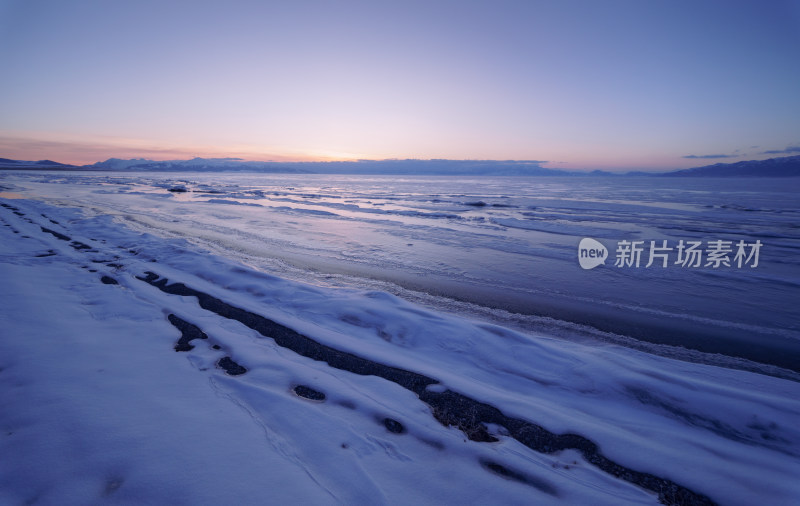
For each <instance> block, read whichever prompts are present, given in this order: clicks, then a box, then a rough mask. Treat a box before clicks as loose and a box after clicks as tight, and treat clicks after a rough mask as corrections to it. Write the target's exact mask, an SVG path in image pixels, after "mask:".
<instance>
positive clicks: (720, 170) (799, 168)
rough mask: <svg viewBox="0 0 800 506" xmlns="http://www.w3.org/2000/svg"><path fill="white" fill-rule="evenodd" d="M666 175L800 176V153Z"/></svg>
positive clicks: (718, 164)
mask: <svg viewBox="0 0 800 506" xmlns="http://www.w3.org/2000/svg"><path fill="white" fill-rule="evenodd" d="M662 175H664V176H692V177H797V176H800V155H796V156H784V157H780V158H769V159H767V160H747V161H743V162H735V163H715V164H714V165H705V166H703V167H695V168H693V169H684V170H676V171H674V172H667V173H666V174H662Z"/></svg>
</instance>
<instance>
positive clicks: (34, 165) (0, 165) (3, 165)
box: [0, 158, 79, 170]
mask: <svg viewBox="0 0 800 506" xmlns="http://www.w3.org/2000/svg"><path fill="white" fill-rule="evenodd" d="M77 168H79V167H77V166H75V165H67V164H65V163H58V162H54V161H53V160H39V161H37V162H29V161H25V160H11V159H9V158H0V169H22V170H25V169H77Z"/></svg>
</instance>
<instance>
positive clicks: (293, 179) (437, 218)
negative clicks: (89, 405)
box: [0, 172, 800, 371]
mask: <svg viewBox="0 0 800 506" xmlns="http://www.w3.org/2000/svg"><path fill="white" fill-rule="evenodd" d="M0 177H2V179H0V183H2V184H4V185H5V186H7V187H8V188H9V191H15V192H23V193H26V194H32V195H35V196H37V197H40V198H44V199H46V200H50V201H60V202H61V203H63V204H68V205H70V206H78V207H81V208H83V209H84V210H85V211H87V212H89V213H96V214H109V215H113V216H114V217H115V219H116V220H118V221H119V222H121V223H124V224H126V225H128V226H132V227H134V228H136V229H139V230H142V231H147V232H149V233H152V234H155V235H159V236H167V237H183V238H185V239H187V240H189V241H190V242H193V243H195V244H197V245H200V246H202V247H204V248H207V249H209V250H211V251H213V252H215V253H217V254H220V255H222V256H225V257H229V258H233V259H236V260H238V261H242V262H245V263H247V264H248V265H250V266H252V267H255V268H257V269H259V270H263V271H265V272H270V273H273V274H277V275H279V276H281V277H285V278H290V279H295V280H302V281H307V282H311V283H315V284H322V285H327V286H347V287H360V288H375V289H380V290H384V291H388V292H391V293H394V294H397V295H399V296H401V297H404V298H407V299H410V300H413V301H415V302H421V303H423V304H427V305H429V306H433V307H436V308H437V309H445V310H448V311H455V312H458V313H467V314H470V315H473V316H480V317H482V318H488V319H490V320H492V321H495V322H498V323H501V324H503V325H506V326H512V327H515V328H524V329H527V330H535V331H539V332H546V333H549V334H551V335H558V336H562V337H567V338H570V339H578V338H597V339H604V340H611V341H614V342H622V343H628V344H631V345H633V346H637V347H640V348H641V347H644V348H648V347H649V349H651V350H652V351H656V352H658V353H662V354H687V353H688V354H689V355H691V353H690V352H685V351H684V350H683V349H682V348H688V349H691V350H699V351H703V352H710V353H719V354H724V355H729V356H735V357H742V358H746V359H749V360H752V361H755V362H761V363H766V364H773V365H779V366H781V367H785V368H790V369H794V370H795V371H797V370H800V329H799V328H798V321H800V319H798V315H799V314H800V312H799V311H798V309H797V300H798V294H799V293H800V264H799V263H798V262H797V255H798V253H800V205H799V204H798V199H797V194H798V191H800V181H798V180H796V179H693V178H646V177H613V178H611V177H575V178H521V177H506V178H490V177H477V178H454V177H421V176H413V177H405V176H347V175H310V174H309V175H284V174H239V173H112V172H109V173H93V172H92V173H87V172H75V173H15V174H10V173H7V174H3V175H2V176H0ZM170 189H172V190H176V189H177V190H186V191H185V192H182V191H181V192H178V191H169V190H170ZM584 237H591V238H595V239H597V240H599V241H600V242H601V243H603V244H604V245H605V246H606V247H607V248H608V255H609V259H608V261H607V262H606V263H605V265H603V266H600V267H598V268H596V269H593V270H583V269H581V268H580V266H579V265H578V251H577V247H578V243H579V242H580V240H581V238H584ZM665 240H666V241H667V246H668V247H671V248H673V249H672V251H670V253H669V254H670V258H669V262H668V264H667V266H666V267H663V264H662V263H661V261H660V260H659V259H656V260H657V261H656V262H654V263H653V265H651V266H650V267H645V265H646V264H647V260H648V257H647V254H648V250H649V247H650V241H655V243H656V244H657V245H659V246H661V245H662V241H665ZM717 240H722V241H730V242H731V247H732V249H733V251H732V252H731V254H730V260H731V261H733V260H734V253H735V252H736V244H737V243H738V242H739V241H744V242H745V243H746V244H748V245H749V244H752V243H755V242H756V241H760V242H761V243H762V246H761V249H760V250H759V258H758V265H757V266H756V267H751V265H747V264H745V265H743V266H741V267H738V266H737V265H736V262H732V264H731V266H730V267H728V266H725V265H720V266H719V267H718V268H713V267H712V266H706V265H705V263H706V258H703V259H702V263H701V264H700V265H699V266H698V267H687V266H681V265H679V264H676V263H675V262H676V260H678V253H677V251H676V247H677V245H678V244H679V242H680V241H684V242H689V241H700V242H701V243H702V248H706V247H707V245H708V242H709V241H717ZM619 241H630V242H633V241H643V247H644V252H643V254H642V259H641V263H640V265H639V267H636V266H622V267H619V266H615V265H614V260H615V258H614V255H615V254H616V253H615V251H616V248H617V246H618V243H619ZM748 252H749V249H748ZM752 263H753V262H752V260H751V264H752ZM629 338H634V339H635V341H632V340H630V339H629ZM660 344H664V345H670V346H671V347H663V346H661V347H659V346H657V345H660ZM651 345H655V346H651ZM673 347H678V348H673Z"/></svg>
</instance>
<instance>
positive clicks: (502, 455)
mask: <svg viewBox="0 0 800 506" xmlns="http://www.w3.org/2000/svg"><path fill="white" fill-rule="evenodd" d="M796 184H797V183H796V182H794V181H786V180H784V181H758V180H751V181H733V180H726V181H712V180H666V179H644V178H642V179H589V178H587V179H583V178H581V179H578V178H576V179H563V180H562V179H544V180H533V179H524V178H508V179H489V178H480V179H477V178H476V179H465V180H461V179H453V178H420V177H414V178H394V177H353V176H300V175H295V176H284V175H255V174H222V173H217V174H210V173H204V174H199V173H196V174H186V173H184V174H154V173H138V174H123V173H95V172H81V173H77V172H76V173H61V172H58V173H56V172H49V173H44V172H19V173H12V172H3V173H0V279H2V280H3V283H4V285H3V290H2V291H0V322H2V325H0V384H2V388H0V404H2V405H3V406H6V407H7V409H4V410H2V412H0V435H2V437H0V453H2V454H3V455H10V456H11V458H8V459H5V460H3V461H2V463H0V502H2V503H4V504H5V503H9V504H11V503H24V502H35V501H38V502H40V503H43V504H94V503H98V502H108V500H110V499H109V497H111V498H112V499H113V500H114V501H116V502H119V503H120V504H122V503H131V504H140V503H148V504H167V503H175V502H176V501H177V502H181V501H183V502H190V503H203V502H208V501H210V500H212V501H215V502H236V503H241V504H251V503H258V502H263V500H264V497H270V498H271V500H274V501H275V502H280V503H296V502H305V503H309V504H343V503H344V504H464V503H470V502H480V503H487V504H489V503H497V504H530V503H536V504H608V505H619V504H656V503H657V502H661V503H676V504H712V503H717V504H742V505H746V504H753V503H756V502H759V501H761V502H764V501H766V502H768V503H770V504H788V503H790V502H792V501H793V500H794V499H795V498H796V497H798V494H799V493H800V492H798V483H797V480H795V479H794V478H795V476H796V475H797V462H798V455H800V431H799V430H798V427H800V424H798V417H799V416H800V401H798V399H800V394H799V393H798V385H800V383H799V382H798V381H800V374H797V372H796V371H797V370H798V360H797V352H796V349H797V342H798V336H797V332H798V331H797V327H796V325H797V323H796V322H797V318H796V309H795V307H794V303H795V301H796V300H797V287H798V273H797V270H798V268H797V264H796V262H795V261H794V253H795V252H796V251H797V249H798V238H797V233H796V231H797V222H798V220H797V218H798V211H797V209H796V204H795V201H794V200H795V199H794V195H795V193H794V190H795V188H793V187H792V185H796ZM586 238H591V239H593V240H594V241H595V242H593V243H592V244H590V246H589V247H590V248H591V249H592V251H594V253H593V255H594V257H589V256H588V254H587V256H586V257H584V258H583V260H584V262H579V252H578V248H579V246H578V245H579V243H580V242H582V239H586ZM650 241H654V245H657V246H658V248H656V249H653V247H652V246H653V245H651V244H650ZM681 241H683V243H681ZM717 241H728V242H726V243H724V244H726V245H728V247H729V249H730V251H728V252H727V253H726V254H724V255H723V254H722V253H723V252H722V249H724V248H721V245H722V243H719V242H717ZM740 241H741V244H742V249H743V252H744V254H743V255H739V251H738V250H739V246H737V245H738V244H739V243H740ZM695 243H699V245H695ZM681 244H683V249H681V246H680V245H681ZM714 244H716V245H717V247H714V246H713V245H714ZM755 244H760V249H756V247H755V246H753V245H755ZM692 245H694V246H692ZM627 247H630V251H633V250H634V247H635V248H641V249H642V251H641V258H639V260H640V261H639V265H638V267H637V264H636V261H635V258H633V257H628V256H623V253H624V252H625V251H626V248H627ZM670 248H672V249H670ZM691 248H695V251H697V250H698V248H699V251H700V252H701V253H702V258H700V259H699V260H700V261H698V262H695V261H694V260H692V261H689V260H688V258H689V256H690V254H689V253H688V251H689V250H690V249H691ZM604 249H605V250H606V253H603V250H604ZM618 251H619V252H618ZM756 251H757V252H758V257H757V258H758V263H757V264H756V257H755V252H756ZM598 255H600V256H601V257H602V258H600V259H599V261H600V262H602V261H603V260H605V264H604V265H597V266H595V267H594V268H592V269H584V268H582V267H581V265H582V264H583V266H584V267H587V265H586V262H585V261H586V260H587V259H598V258H599V257H598ZM651 256H652V258H650V257H651ZM679 256H680V257H682V260H681V259H680V258H679ZM623 260H624V262H623ZM651 260H653V261H652V262H651ZM684 260H686V261H685V262H684ZM723 260H724V261H723ZM676 262H678V263H676ZM726 262H727V264H728V265H724V264H725V263H726ZM717 263H719V264H720V265H719V266H717V267H716V268H715V265H716V264H717ZM648 264H650V266H649V267H648V266H647V265H648ZM387 292H388V293H387ZM393 294H394V295H393ZM709 351H710V352H715V353H707V352H709ZM719 366H724V367H719ZM779 366H782V367H779ZM175 476H189V477H191V479H187V480H180V479H175Z"/></svg>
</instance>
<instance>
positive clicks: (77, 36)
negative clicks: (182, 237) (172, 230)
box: [0, 0, 800, 170]
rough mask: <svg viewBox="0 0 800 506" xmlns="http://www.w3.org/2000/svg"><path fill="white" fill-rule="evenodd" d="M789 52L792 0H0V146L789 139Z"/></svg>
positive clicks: (210, 149) (722, 143) (475, 147)
mask: <svg viewBox="0 0 800 506" xmlns="http://www.w3.org/2000/svg"><path fill="white" fill-rule="evenodd" d="M799 54H800V1H798V0H794V1H781V0H769V1H763V2H758V1H755V0H753V1H740V0H725V1H721V0H718V1H705V0H671V1H656V0H653V1H642V0H630V1H615V0H604V1H597V0H585V1H572V0H553V1H536V0H526V1H496V0H495V1H488V0H487V1H482V2H475V1H464V0H461V1H435V0H427V1H422V2H416V1H408V0H404V1H402V2H382V1H374V0H370V1H363V2H353V1H341V2H337V1H305V0H297V1H291V2H289V1H287V2H263V1H258V2H256V1H253V2H247V1H225V2H221V1H220V2H207V1H199V0H195V1H186V2H180V1H170V2H165V1H162V0H159V1H150V0H137V1H135V2H109V1H80V0H74V1H62V0H50V1H38V0H19V1H14V0H0V69H2V71H1V72H2V78H1V79H0V157H8V158H18V159H43V158H50V159H55V160H58V161H62V162H72V163H91V162H95V161H98V160H102V159H105V158H109V157H112V156H115V157H123V158H129V157H146V158H153V159H175V158H184V159H185V158H191V157H194V156H240V157H243V158H246V159H256V160H283V159H302V160H309V159H311V160H314V159H354V158H370V159H383V158H452V159H519V160H548V163H547V164H545V166H549V167H553V168H588V169H596V168H600V169H610V170H614V169H624V170H629V169H668V168H682V167H689V166H697V165H706V164H709V163H715V162H718V161H723V162H725V161H737V160H744V159H759V158H767V157H770V156H782V155H783V154H800V58H798V55H799ZM767 152H772V153H767ZM687 157H693V158H687Z"/></svg>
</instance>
